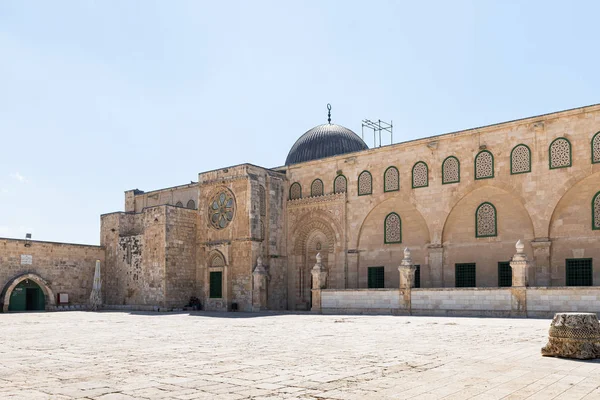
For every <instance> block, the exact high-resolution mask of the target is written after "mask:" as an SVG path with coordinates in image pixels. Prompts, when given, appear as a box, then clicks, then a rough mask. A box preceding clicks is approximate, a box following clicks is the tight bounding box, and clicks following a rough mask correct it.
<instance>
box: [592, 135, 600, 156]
mask: <svg viewBox="0 0 600 400" xmlns="http://www.w3.org/2000/svg"><path fill="white" fill-rule="evenodd" d="M592 163H594V164H596V163H600V132H598V133H596V134H595V135H594V137H593V138H592Z"/></svg>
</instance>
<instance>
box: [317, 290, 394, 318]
mask: <svg viewBox="0 0 600 400" xmlns="http://www.w3.org/2000/svg"><path fill="white" fill-rule="evenodd" d="M321 306H322V311H323V313H324V314H337V313H340V314H344V313H356V314H362V313H365V314H368V313H384V314H385V313H394V314H397V313H401V312H402V311H403V310H405V303H404V300H403V295H402V292H401V291H400V290H398V289H358V290H335V289H325V290H322V291H321Z"/></svg>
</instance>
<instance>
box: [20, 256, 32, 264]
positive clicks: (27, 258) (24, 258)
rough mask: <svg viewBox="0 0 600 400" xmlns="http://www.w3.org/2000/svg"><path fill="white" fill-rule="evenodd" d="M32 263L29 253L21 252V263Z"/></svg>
mask: <svg viewBox="0 0 600 400" xmlns="http://www.w3.org/2000/svg"><path fill="white" fill-rule="evenodd" d="M31 264H33V256H32V255H31V254H21V265H31Z"/></svg>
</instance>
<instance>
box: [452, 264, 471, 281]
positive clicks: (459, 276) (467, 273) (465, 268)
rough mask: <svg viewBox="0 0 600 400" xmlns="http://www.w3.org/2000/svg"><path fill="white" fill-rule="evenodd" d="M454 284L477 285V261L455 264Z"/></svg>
mask: <svg viewBox="0 0 600 400" xmlns="http://www.w3.org/2000/svg"><path fill="white" fill-rule="evenodd" d="M454 286H456V287H475V286H476V277H475V263H463V264H455V266H454Z"/></svg>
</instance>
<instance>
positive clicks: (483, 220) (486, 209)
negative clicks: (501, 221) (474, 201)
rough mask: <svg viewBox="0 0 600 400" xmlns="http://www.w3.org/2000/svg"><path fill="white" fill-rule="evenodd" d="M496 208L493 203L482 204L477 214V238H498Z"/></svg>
mask: <svg viewBox="0 0 600 400" xmlns="http://www.w3.org/2000/svg"><path fill="white" fill-rule="evenodd" d="M496 218H497V215H496V207H494V205H493V204H492V203H488V202H485V203H481V204H480V205H479V207H477V211H476V212H475V229H476V231H475V236H476V237H478V238H479V237H490V236H498V232H497V221H496Z"/></svg>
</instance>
